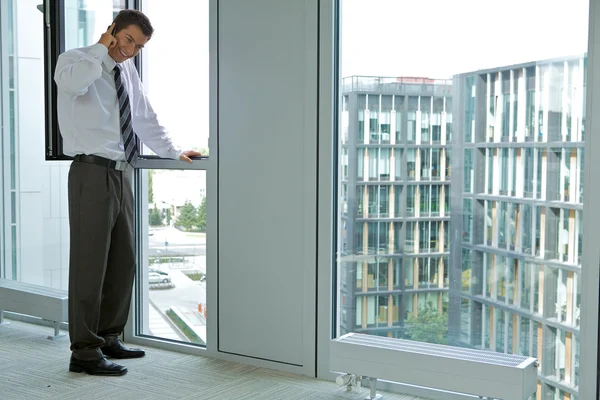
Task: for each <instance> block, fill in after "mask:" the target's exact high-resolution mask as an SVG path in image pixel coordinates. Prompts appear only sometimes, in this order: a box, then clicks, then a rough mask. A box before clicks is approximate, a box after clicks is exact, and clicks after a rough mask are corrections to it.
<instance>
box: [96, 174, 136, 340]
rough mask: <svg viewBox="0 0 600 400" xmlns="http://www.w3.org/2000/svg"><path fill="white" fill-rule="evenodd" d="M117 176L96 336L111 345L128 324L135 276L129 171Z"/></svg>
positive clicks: (131, 194)
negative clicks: (116, 203) (117, 204)
mask: <svg viewBox="0 0 600 400" xmlns="http://www.w3.org/2000/svg"><path fill="white" fill-rule="evenodd" d="M117 174H119V177H120V179H119V187H118V189H119V194H120V207H119V213H118V215H117V217H116V221H115V225H114V227H113V229H112V233H111V239H112V240H111V244H110V249H109V251H108V263H107V267H106V275H105V277H104V286H103V288H102V304H101V307H100V323H99V326H98V335H99V336H102V337H104V338H105V339H106V341H107V342H108V343H109V344H110V343H111V342H113V341H114V340H116V339H117V337H118V336H119V335H121V333H122V332H123V328H124V327H125V324H126V323H127V317H128V315H129V308H130V305H131V295H132V291H133V280H134V276H135V264H136V263H135V238H134V226H133V224H134V214H133V209H134V204H133V191H132V187H131V177H130V171H126V172H117Z"/></svg>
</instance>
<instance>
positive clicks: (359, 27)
mask: <svg viewBox="0 0 600 400" xmlns="http://www.w3.org/2000/svg"><path fill="white" fill-rule="evenodd" d="M340 1H341V4H342V9H341V18H340V19H341V31H340V37H341V42H342V43H341V63H340V64H341V69H342V73H341V75H342V76H350V75H370V76H394V77H395V76H421V77H429V78H439V79H442V78H450V77H451V76H452V75H454V74H456V73H463V72H471V71H475V70H478V69H485V68H491V67H498V66H504V65H511V64H517V63H521V62H528V61H536V60H543V59H547V58H553V57H562V56H570V55H578V54H582V53H585V52H586V51H587V42H588V40H587V28H588V1H587V0H502V1H499V0H495V1H492V0H411V1H408V0H340Z"/></svg>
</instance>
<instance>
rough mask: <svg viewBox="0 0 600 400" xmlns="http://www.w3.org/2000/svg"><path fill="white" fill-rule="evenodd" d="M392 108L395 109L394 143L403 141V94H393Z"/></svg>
mask: <svg viewBox="0 0 600 400" xmlns="http://www.w3.org/2000/svg"><path fill="white" fill-rule="evenodd" d="M394 110H396V143H401V142H402V141H403V138H402V132H403V130H404V129H405V128H404V125H403V121H404V119H403V115H404V96H394Z"/></svg>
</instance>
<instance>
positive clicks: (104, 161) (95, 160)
mask: <svg viewBox="0 0 600 400" xmlns="http://www.w3.org/2000/svg"><path fill="white" fill-rule="evenodd" d="M74 159H75V161H78V162H83V163H87V164H96V165H101V166H103V167H106V168H111V169H116V170H117V171H126V170H127V169H128V168H130V167H131V166H130V165H129V164H128V163H127V161H114V160H109V159H108V158H104V157H100V156H94V155H89V156H88V155H85V154H78V155H76V156H75V158H74Z"/></svg>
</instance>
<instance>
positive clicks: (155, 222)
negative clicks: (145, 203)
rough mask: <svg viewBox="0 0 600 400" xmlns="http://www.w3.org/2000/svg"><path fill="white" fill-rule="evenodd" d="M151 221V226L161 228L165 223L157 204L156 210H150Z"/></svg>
mask: <svg viewBox="0 0 600 400" xmlns="http://www.w3.org/2000/svg"><path fill="white" fill-rule="evenodd" d="M148 219H149V221H150V226H160V225H162V223H163V219H162V216H161V215H160V211H158V208H156V204H155V205H154V208H152V209H150V215H149V217H148Z"/></svg>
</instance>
